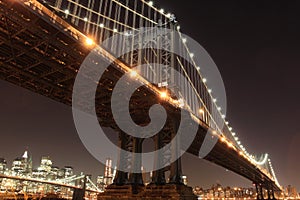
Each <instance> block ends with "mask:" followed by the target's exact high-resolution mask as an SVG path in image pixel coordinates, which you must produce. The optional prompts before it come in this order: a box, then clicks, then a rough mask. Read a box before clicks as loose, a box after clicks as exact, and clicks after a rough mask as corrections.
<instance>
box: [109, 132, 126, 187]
mask: <svg viewBox="0 0 300 200" xmlns="http://www.w3.org/2000/svg"><path fill="white" fill-rule="evenodd" d="M129 141H130V137H129V136H128V135H127V134H126V133H124V132H120V133H119V147H120V148H121V149H123V150H126V151H129V144H130V142H129ZM126 154H127V153H125V152H122V151H120V153H119V158H118V161H117V172H116V176H115V179H114V180H113V185H119V186H121V185H124V184H127V183H128V173H127V172H124V171H121V170H119V169H121V168H125V165H128V161H127V158H128V155H126Z"/></svg>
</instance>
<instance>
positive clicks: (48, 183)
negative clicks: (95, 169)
mask: <svg viewBox="0 0 300 200" xmlns="http://www.w3.org/2000/svg"><path fill="white" fill-rule="evenodd" d="M0 179H13V180H18V181H29V182H35V183H43V184H47V185H53V186H61V187H66V188H71V189H82V188H81V187H77V186H75V185H69V184H64V183H59V182H55V181H47V180H41V179H36V178H29V177H22V176H8V175H4V174H0ZM86 191H87V192H95V193H99V192H100V191H98V190H92V189H86Z"/></svg>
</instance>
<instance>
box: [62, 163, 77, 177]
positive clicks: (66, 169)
mask: <svg viewBox="0 0 300 200" xmlns="http://www.w3.org/2000/svg"><path fill="white" fill-rule="evenodd" d="M63 171H64V177H65V178H66V177H70V176H73V174H74V169H73V167H71V166H65V167H64V168H63Z"/></svg>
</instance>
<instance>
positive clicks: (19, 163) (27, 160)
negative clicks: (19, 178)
mask: <svg viewBox="0 0 300 200" xmlns="http://www.w3.org/2000/svg"><path fill="white" fill-rule="evenodd" d="M11 170H12V173H13V174H14V175H27V174H31V172H32V160H31V157H29V155H28V151H25V152H24V154H23V156H22V157H18V158H16V159H14V161H13V163H12V168H11Z"/></svg>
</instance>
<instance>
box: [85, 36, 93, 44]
mask: <svg viewBox="0 0 300 200" xmlns="http://www.w3.org/2000/svg"><path fill="white" fill-rule="evenodd" d="M85 43H86V45H88V46H91V45H93V44H94V41H93V40H92V39H91V38H87V39H86V40H85Z"/></svg>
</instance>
